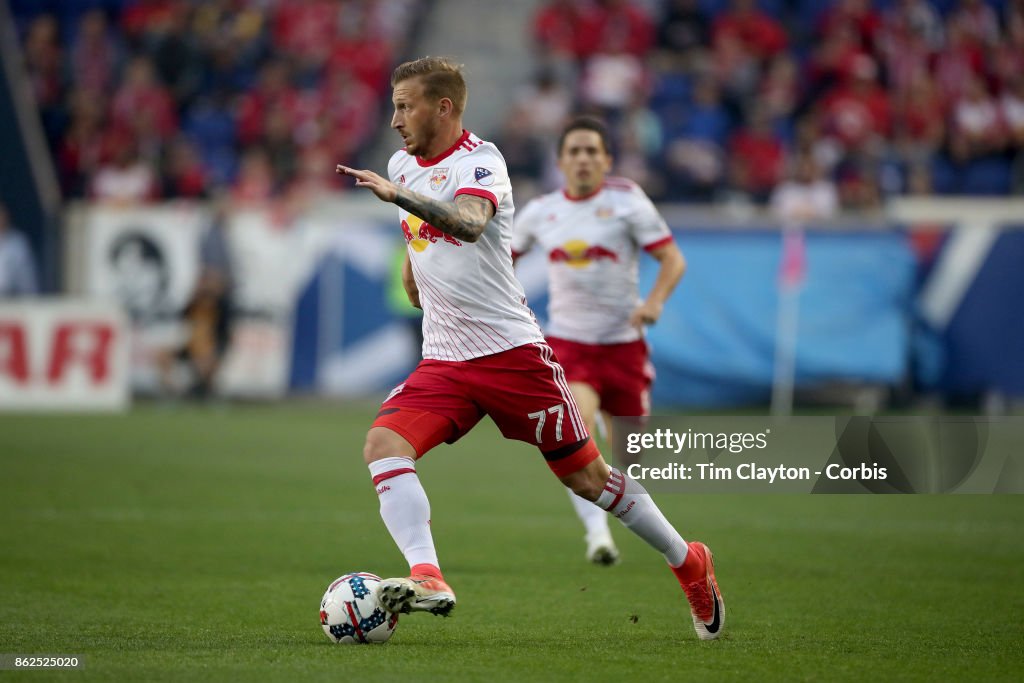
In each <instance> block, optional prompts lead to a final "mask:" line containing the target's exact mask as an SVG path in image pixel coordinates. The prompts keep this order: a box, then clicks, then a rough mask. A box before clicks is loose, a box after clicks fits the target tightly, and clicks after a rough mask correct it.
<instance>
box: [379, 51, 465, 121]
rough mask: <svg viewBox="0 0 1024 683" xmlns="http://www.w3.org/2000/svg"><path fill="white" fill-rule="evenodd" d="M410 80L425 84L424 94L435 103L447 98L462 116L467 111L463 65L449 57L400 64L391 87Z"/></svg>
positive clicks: (393, 75) (393, 74) (392, 77)
mask: <svg viewBox="0 0 1024 683" xmlns="http://www.w3.org/2000/svg"><path fill="white" fill-rule="evenodd" d="M410 78H419V79H420V82H421V83H423V94H424V96H425V97H427V98H429V99H431V100H434V101H435V102H436V101H438V100H440V99H441V98H444V97H447V98H448V99H449V100H451V102H452V106H453V107H454V109H455V111H456V112H458V113H459V114H461V113H462V112H463V111H465V109H466V99H467V98H468V96H469V95H468V93H467V91H466V81H465V79H464V78H463V77H462V65H461V64H458V63H456V62H455V61H453V60H451V59H449V58H448V57H422V58H420V59H415V60H413V61H411V62H405V63H404V64H399V65H398V68H396V69H395V71H394V73H392V74H391V87H392V88H393V87H395V86H396V85H398V84H399V83H401V82H402V81H405V80H408V79H410Z"/></svg>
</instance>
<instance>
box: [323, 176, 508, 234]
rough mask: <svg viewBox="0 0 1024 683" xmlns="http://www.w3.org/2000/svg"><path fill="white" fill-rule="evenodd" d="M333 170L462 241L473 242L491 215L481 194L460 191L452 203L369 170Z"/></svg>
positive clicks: (489, 203) (488, 204)
mask: <svg viewBox="0 0 1024 683" xmlns="http://www.w3.org/2000/svg"><path fill="white" fill-rule="evenodd" d="M336 170H337V172H338V173H340V174H341V175H348V176H352V177H353V178H355V179H356V187H368V188H370V189H371V190H372V191H373V193H374V194H375V195H377V197H378V198H379V199H381V200H383V201H385V202H391V203H392V204H397V205H398V206H400V207H402V208H403V209H405V210H406V211H408V212H409V213H411V214H413V215H415V216H418V217H419V218H422V219H423V220H425V221H426V222H427V223H430V224H431V225H432V226H434V227H435V228H437V229H438V230H440V231H441V232H443V233H446V234H448V235H451V236H452V237H454V238H456V239H459V240H463V241H465V242H476V241H477V240H478V239H480V235H482V234H483V232H484V228H486V227H487V221H489V220H491V217H492V216H493V215H494V205H493V204H491V202H490V201H488V200H487V199H484V198H483V197H476V196H474V195H469V194H463V195H459V196H458V197H456V198H455V201H454V202H442V201H439V200H437V199H431V198H430V197H426V196H424V195H422V194H419V193H417V192H413V191H412V190H410V189H408V188H406V187H399V186H398V185H395V184H394V183H393V182H391V181H390V180H387V179H385V178H382V177H381V176H379V175H377V174H376V173H374V172H373V171H360V170H356V169H354V168H349V167H348V166H342V165H341V164H338V166H337V169H336Z"/></svg>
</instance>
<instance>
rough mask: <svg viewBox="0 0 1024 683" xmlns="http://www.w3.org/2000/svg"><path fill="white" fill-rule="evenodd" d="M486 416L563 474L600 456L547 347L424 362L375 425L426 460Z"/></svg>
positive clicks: (532, 346)
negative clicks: (392, 433)
mask: <svg viewBox="0 0 1024 683" xmlns="http://www.w3.org/2000/svg"><path fill="white" fill-rule="evenodd" d="M484 415H489V416H490V417H491V419H492V420H494V423H495V424H496V425H497V426H498V429H499V430H501V433H502V434H503V435H504V436H505V438H508V439H515V440H517V441H525V442H527V443H531V444H534V445H535V446H537V447H538V448H539V449H540V450H541V452H543V453H544V455H545V459H546V460H548V465H549V466H550V467H551V469H552V470H554V471H555V473H556V474H558V475H559V476H564V475H565V474H570V473H572V472H575V471H577V470H580V469H582V468H583V467H585V466H586V465H587V464H589V463H590V462H591V461H593V460H595V459H596V458H597V457H598V456H599V455H600V453H599V451H598V450H597V448H596V447H595V446H594V445H593V444H592V443H587V444H586V445H585V446H579V443H580V442H581V441H584V440H585V439H587V438H588V437H589V436H590V435H589V434H588V432H587V427H586V425H585V424H584V423H583V419H582V418H581V417H580V414H579V410H578V408H577V407H576V401H575V400H573V397H572V393H571V392H570V391H569V385H568V383H567V382H566V379H565V373H564V372H563V370H562V367H561V366H560V365H559V364H558V362H557V361H556V360H555V358H554V354H553V353H552V351H551V348H550V347H548V345H547V344H543V343H537V344H526V345H524V346H519V347H516V348H514V349H510V350H508V351H504V352H502V353H496V354H494V355H490V356H484V357H482V358H474V359H473V360H468V361H441V360H431V359H425V360H423V361H420V364H419V365H417V366H416V369H415V370H413V372H412V374H411V375H409V377H408V378H407V379H406V380H405V382H404V383H402V384H400V385H398V386H397V387H395V389H394V390H393V391H392V392H391V394H390V395H389V396H388V397H387V399H385V401H384V403H383V404H382V405H381V409H380V412H379V413H378V415H377V419H376V420H374V423H373V426H374V427H386V428H388V429H390V430H392V431H394V432H396V433H397V434H399V435H400V436H402V437H403V438H404V439H405V440H406V441H408V442H409V443H410V444H412V446H413V448H415V449H416V454H417V456H422V455H423V454H424V453H426V452H427V451H429V450H430V449H431V448H433V447H434V446H436V445H438V444H439V443H441V442H447V443H455V442H456V441H458V440H459V439H460V438H462V436H463V435H464V434H466V433H467V432H469V430H470V429H472V428H473V427H474V426H475V425H476V423H477V422H479V421H480V420H481V418H483V416H484Z"/></svg>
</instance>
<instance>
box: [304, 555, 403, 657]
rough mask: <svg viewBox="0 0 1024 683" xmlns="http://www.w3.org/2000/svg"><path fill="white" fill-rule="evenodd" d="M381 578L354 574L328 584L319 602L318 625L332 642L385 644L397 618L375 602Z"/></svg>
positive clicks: (360, 573)
mask: <svg viewBox="0 0 1024 683" xmlns="http://www.w3.org/2000/svg"><path fill="white" fill-rule="evenodd" d="M379 583H380V577H379V576H377V575H376V574H370V573H369V572H353V573H351V574H345V575H344V576H340V577H338V578H337V579H335V580H334V581H332V582H331V585H330V586H328V587H327V592H326V593H324V597H323V599H322V600H321V601H320V625H321V626H323V629H324V633H326V634H327V637H328V638H330V639H331V640H332V641H334V642H335V643H345V644H355V643H384V642H387V640H388V638H390V637H391V634H392V633H394V632H395V627H396V626H398V615H397V614H392V613H391V612H388V611H386V610H385V609H384V608H383V607H381V605H380V603H379V602H377V594H376V589H377V584H379Z"/></svg>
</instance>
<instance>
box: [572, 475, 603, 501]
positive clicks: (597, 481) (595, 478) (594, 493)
mask: <svg viewBox="0 0 1024 683" xmlns="http://www.w3.org/2000/svg"><path fill="white" fill-rule="evenodd" d="M607 481H608V476H607V474H605V476H603V477H602V476H601V472H600V471H599V470H598V469H597V468H591V467H586V468H584V469H582V470H580V471H579V472H573V473H572V474H570V475H567V476H565V477H562V483H563V484H565V485H566V486H567V487H569V488H570V489H572V492H573V493H575V494H576V495H577V496H579V497H580V498H583V499H585V500H589V501H591V502H594V501H596V500H597V499H598V497H600V495H601V492H602V491H604V485H605V483H607Z"/></svg>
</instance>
